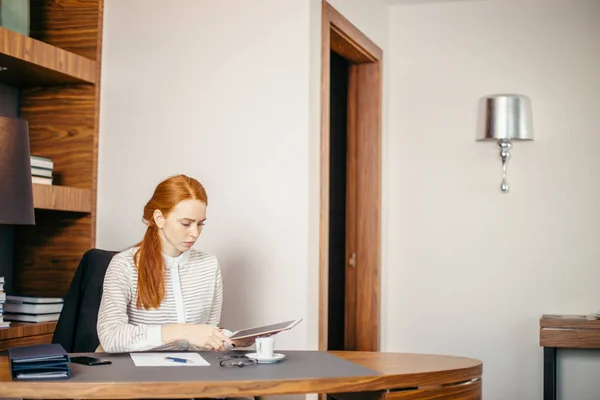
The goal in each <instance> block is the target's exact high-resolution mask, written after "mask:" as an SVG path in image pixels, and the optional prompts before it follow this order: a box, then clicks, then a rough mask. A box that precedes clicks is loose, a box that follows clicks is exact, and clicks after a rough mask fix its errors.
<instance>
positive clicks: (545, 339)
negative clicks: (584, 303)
mask: <svg viewBox="0 0 600 400" xmlns="http://www.w3.org/2000/svg"><path fill="white" fill-rule="evenodd" d="M540 346H542V347H543V348H544V400H556V351H557V349H561V348H562V349H600V319H593V320H589V319H587V318H586V317H585V315H543V316H542V318H541V319H540Z"/></svg>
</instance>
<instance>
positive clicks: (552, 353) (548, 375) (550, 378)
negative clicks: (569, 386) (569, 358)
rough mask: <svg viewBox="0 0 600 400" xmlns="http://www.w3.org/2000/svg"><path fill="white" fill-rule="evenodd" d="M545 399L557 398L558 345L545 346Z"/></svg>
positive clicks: (554, 399)
mask: <svg viewBox="0 0 600 400" xmlns="http://www.w3.org/2000/svg"><path fill="white" fill-rule="evenodd" d="M544 400H556V347H544Z"/></svg>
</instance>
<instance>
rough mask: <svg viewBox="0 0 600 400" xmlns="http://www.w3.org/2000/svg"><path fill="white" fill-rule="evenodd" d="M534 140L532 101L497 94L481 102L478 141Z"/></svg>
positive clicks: (523, 97) (521, 96)
mask: <svg viewBox="0 0 600 400" xmlns="http://www.w3.org/2000/svg"><path fill="white" fill-rule="evenodd" d="M501 139H506V140H533V121H532V117H531V100H529V98H528V97H527V96H523V95H519V94H496V95H492V96H486V97H484V98H482V99H481V100H479V127H478V132H477V140H501Z"/></svg>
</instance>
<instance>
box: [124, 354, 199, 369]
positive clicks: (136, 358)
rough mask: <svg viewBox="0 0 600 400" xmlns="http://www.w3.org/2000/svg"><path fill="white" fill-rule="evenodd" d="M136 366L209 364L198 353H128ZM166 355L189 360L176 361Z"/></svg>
mask: <svg viewBox="0 0 600 400" xmlns="http://www.w3.org/2000/svg"><path fill="white" fill-rule="evenodd" d="M130 355H131V359H132V360H133V363H134V364H135V366H136V367H204V366H207V365H210V364H209V363H208V361H206V360H205V359H204V357H202V356H201V355H200V354H198V353H163V352H159V353H130ZM166 357H174V358H183V359H185V360H190V361H191V363H190V362H187V363H183V362H176V361H173V360H169V359H167V358H166Z"/></svg>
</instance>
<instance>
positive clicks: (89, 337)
mask: <svg viewBox="0 0 600 400" xmlns="http://www.w3.org/2000/svg"><path fill="white" fill-rule="evenodd" d="M115 254H117V252H115V251H107V250H100V249H91V250H88V251H87V252H86V253H85V254H84V255H83V257H82V258H81V261H80V262H79V266H78V267H77V271H75V275H74V276H73V280H72V281H71V285H70V287H69V290H68V292H67V295H66V297H65V303H64V306H63V310H62V312H61V314H60V317H59V320H58V323H57V325H56V330H55V331H54V336H53V337H52V343H60V344H61V345H62V346H63V347H64V348H65V350H66V351H67V352H69V353H78V352H93V351H94V350H95V349H96V348H97V347H98V345H99V340H98V332H97V330H96V323H97V321H98V309H99V308H100V300H101V299H102V286H103V283H104V275H105V274H106V269H107V268H108V265H109V264H110V261H111V260H112V258H113V257H114V255H115Z"/></svg>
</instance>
